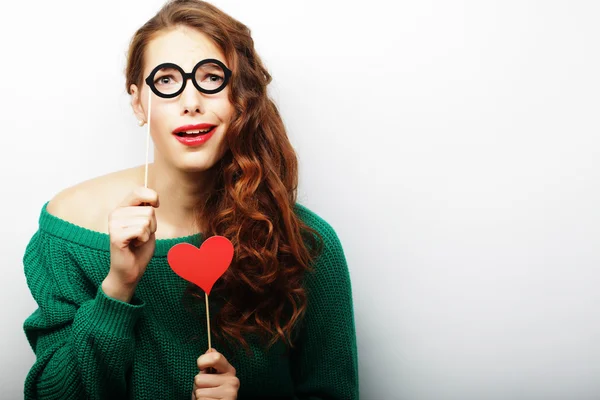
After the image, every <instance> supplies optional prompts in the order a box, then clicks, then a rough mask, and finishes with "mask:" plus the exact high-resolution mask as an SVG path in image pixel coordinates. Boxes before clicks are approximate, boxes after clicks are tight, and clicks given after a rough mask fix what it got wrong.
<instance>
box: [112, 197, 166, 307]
mask: <svg viewBox="0 0 600 400" xmlns="http://www.w3.org/2000/svg"><path fill="white" fill-rule="evenodd" d="M158 205H159V201H158V194H157V193H156V192H155V191H154V190H152V189H148V188H145V187H137V188H135V189H134V190H132V191H131V192H130V193H129V194H128V195H127V197H126V198H125V199H123V201H122V202H121V204H119V206H118V207H117V208H115V209H114V210H113V211H112V212H111V213H110V215H109V218H108V233H109V236H110V270H109V273H108V275H107V276H106V278H105V279H104V281H103V282H102V289H103V290H104V292H105V293H106V294H107V295H108V296H109V297H113V298H116V299H119V300H121V301H125V302H129V301H130V300H131V297H132V296H133V292H134V291H135V288H136V286H137V283H138V282H139V280H140V279H141V277H142V275H143V274H144V272H145V271H146V267H147V266H148V263H149V262H150V259H151V258H152V256H153V255H154V249H155V247H156V238H155V236H154V234H155V232H156V216H155V213H154V208H155V207H158Z"/></svg>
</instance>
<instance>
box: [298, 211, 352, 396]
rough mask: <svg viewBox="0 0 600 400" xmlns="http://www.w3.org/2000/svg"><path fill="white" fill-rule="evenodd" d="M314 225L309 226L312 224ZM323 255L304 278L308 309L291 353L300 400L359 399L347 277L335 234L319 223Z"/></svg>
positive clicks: (343, 257) (350, 294)
mask: <svg viewBox="0 0 600 400" xmlns="http://www.w3.org/2000/svg"><path fill="white" fill-rule="evenodd" d="M313 226H314V224H313ZM317 231H319V233H320V234H321V236H323V239H324V248H323V253H322V255H321V256H320V257H319V258H318V260H317V261H316V263H315V272H314V273H312V274H309V275H308V276H307V278H306V290H307V292H308V293H307V294H308V307H307V312H306V315H305V317H304V320H303V323H302V325H301V327H300V328H299V336H298V339H297V341H296V348H295V349H293V350H292V365H293V367H292V368H293V371H292V373H293V378H294V381H295V395H296V398H297V399H299V400H309V399H310V400H317V399H336V400H337V399H339V400H342V399H343V400H355V399H358V387H359V385H358V352H357V346H356V330H355V325H354V310H353V302H352V289H351V282H350V275H349V272H348V266H347V263H346V258H345V255H344V251H343V249H342V245H341V243H340V241H339V239H338V237H337V235H336V233H335V231H334V230H333V229H332V228H331V226H329V225H328V224H327V223H326V222H324V221H322V220H321V221H319V223H318V226H317Z"/></svg>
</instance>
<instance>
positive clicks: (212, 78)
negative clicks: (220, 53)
mask: <svg viewBox="0 0 600 400" xmlns="http://www.w3.org/2000/svg"><path fill="white" fill-rule="evenodd" d="M208 79H209V80H210V81H211V82H219V81H221V80H223V78H221V77H220V76H219V75H213V74H210V75H208Z"/></svg>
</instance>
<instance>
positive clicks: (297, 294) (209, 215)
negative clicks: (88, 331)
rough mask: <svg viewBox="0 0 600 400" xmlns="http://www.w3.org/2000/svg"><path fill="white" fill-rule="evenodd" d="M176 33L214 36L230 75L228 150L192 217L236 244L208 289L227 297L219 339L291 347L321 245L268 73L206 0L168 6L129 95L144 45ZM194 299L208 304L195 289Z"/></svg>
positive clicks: (246, 38)
mask: <svg viewBox="0 0 600 400" xmlns="http://www.w3.org/2000/svg"><path fill="white" fill-rule="evenodd" d="M178 26H185V27H190V28H195V29H198V30H199V31H200V32H202V33H204V34H205V35H207V36H208V37H210V38H211V39H212V40H213V41H214V43H215V44H216V45H217V46H218V47H219V48H220V49H221V50H222V52H223V54H224V55H225V57H226V61H227V63H228V67H229V69H231V70H232V72H233V74H232V77H231V80H230V83H229V85H230V91H229V101H230V102H231V104H232V105H233V108H234V112H233V116H232V119H231V121H230V124H229V128H228V131H227V132H226V135H225V139H224V140H225V144H226V147H227V150H226V152H225V154H224V156H223V157H222V158H221V159H220V161H219V162H217V163H216V165H215V166H214V167H213V168H212V173H213V174H212V175H213V177H214V179H213V182H214V185H213V186H212V187H211V188H210V191H209V193H208V195H207V196H206V197H203V198H202V199H199V201H198V206H197V215H196V218H198V222H199V224H200V226H204V227H205V231H204V232H203V235H204V237H209V236H212V235H221V236H225V237H227V238H228V239H229V240H231V242H232V243H233V246H234V259H233V262H232V264H231V266H230V267H229V269H228V270H227V272H226V273H225V274H224V275H223V276H222V277H221V279H220V280H219V281H218V282H217V283H216V284H215V286H214V288H213V290H212V291H211V299H213V297H214V296H213V293H216V294H217V295H218V297H219V298H220V299H222V302H221V303H222V304H220V308H219V311H218V313H217V314H216V316H215V317H214V318H213V319H214V323H213V324H211V326H213V327H214V328H215V329H214V330H213V334H214V335H215V336H216V337H217V339H218V340H220V339H226V340H227V341H228V342H230V343H235V344H243V345H244V346H245V347H246V348H249V346H248V343H247V341H246V339H245V338H244V336H246V335H247V334H258V335H257V336H258V337H261V338H263V339H265V343H266V344H267V346H272V345H273V344H274V343H276V342H277V341H278V340H281V341H283V342H284V343H285V344H286V345H288V346H289V347H293V332H294V329H295V328H296V327H297V325H298V323H299V322H300V321H301V319H302V316H303V314H304V313H305V310H306V304H307V296H306V292H305V289H304V287H303V277H304V274H305V273H306V272H307V271H310V270H311V268H312V267H311V264H312V261H313V259H314V258H315V257H316V256H317V255H318V253H319V252H320V251H321V250H322V245H323V242H322V237H321V236H320V235H319V234H318V233H317V232H316V231H315V230H314V229H312V228H311V227H309V226H307V225H306V224H304V223H303V221H302V220H301V219H300V218H299V217H298V216H297V214H296V213H295V209H294V208H295V203H296V197H297V186H298V162H297V157H296V153H295V151H294V149H293V148H292V145H291V144H290V142H289V139H288V137H287V133H286V129H285V127H284V124H283V121H282V118H281V116H280V114H279V111H278V109H277V107H276V105H275V104H274V103H273V101H272V100H271V99H270V98H269V96H268V95H267V85H268V84H269V83H270V82H271V80H272V78H271V75H270V74H269V72H268V71H267V69H266V68H265V67H264V65H263V63H262V61H261V59H260V57H259V56H258V54H257V52H256V50H255V48H254V41H253V39H252V37H251V31H250V29H249V28H248V27H247V26H246V25H244V24H242V23H241V22H239V21H237V20H236V19H234V18H232V17H231V16H229V15H227V14H226V13H224V12H223V11H221V10H220V9H218V8H217V7H215V6H213V5H211V4H209V3H207V2H205V1H201V0H171V1H169V2H167V3H166V4H165V5H164V6H163V7H162V9H161V10H160V11H159V12H158V13H157V14H156V15H155V16H154V17H152V18H151V19H150V20H149V21H148V22H146V23H145V24H144V25H143V26H142V27H141V28H140V29H139V30H138V31H137V32H136V33H135V34H134V36H133V38H132V40H131V43H130V46H129V50H128V56H127V66H126V71H125V75H126V88H127V92H128V93H129V94H131V92H130V89H129V88H130V86H131V84H136V85H138V87H141V84H142V83H143V79H144V77H143V76H142V73H143V70H144V51H145V49H146V46H147V45H148V43H150V42H151V40H152V39H153V38H154V37H155V36H156V35H158V34H160V33H161V31H164V30H170V29H173V28H176V27H178ZM188 294H191V295H192V296H193V297H194V298H196V301H198V300H200V299H199V298H201V299H202V300H204V293H203V292H202V291H201V290H200V289H199V288H197V287H195V285H190V286H189V287H188V291H187V292H186V295H188ZM211 304H212V303H211ZM211 316H212V315H211Z"/></svg>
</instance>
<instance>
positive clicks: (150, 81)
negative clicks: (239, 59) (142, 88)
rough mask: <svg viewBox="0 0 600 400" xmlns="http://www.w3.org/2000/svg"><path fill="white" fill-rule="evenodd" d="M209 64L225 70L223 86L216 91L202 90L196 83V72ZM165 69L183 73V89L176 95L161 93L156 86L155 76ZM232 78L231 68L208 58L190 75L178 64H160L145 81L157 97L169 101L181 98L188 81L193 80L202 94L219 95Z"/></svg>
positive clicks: (197, 65)
mask: <svg viewBox="0 0 600 400" xmlns="http://www.w3.org/2000/svg"><path fill="white" fill-rule="evenodd" d="M209 63H213V64H217V65H218V66H219V67H221V69H223V73H224V74H225V77H224V78H223V83H222V84H221V86H219V87H218V88H216V89H210V90H209V89H204V88H202V87H201V86H200V85H199V84H198V82H196V71H197V70H198V68H200V67H201V66H203V65H204V64H209ZM163 68H174V69H176V70H178V71H179V72H180V73H181V76H182V77H183V84H182V85H181V88H179V90H177V91H176V92H175V93H171V94H164V93H161V92H160V91H159V90H158V89H157V88H156V86H155V85H154V76H155V75H156V74H157V73H158V72H159V71H160V70H161V69H163ZM230 78H231V70H230V69H229V68H227V67H226V66H225V64H223V63H222V62H221V61H219V60H215V59H213V58H208V59H206V60H202V61H200V62H199V63H198V64H196V66H195V67H194V69H193V70H192V72H190V73H187V72H185V71H184V70H183V69H182V68H181V67H180V66H179V65H177V64H173V63H163V64H160V65H158V66H157V67H156V68H154V69H153V70H152V72H151V73H150V75H148V77H147V78H146V80H145V81H146V84H147V85H148V86H149V87H150V89H151V90H152V91H153V92H154V94H155V95H157V96H158V97H162V98H165V99H169V98H173V97H177V96H179V95H180V94H181V93H182V92H183V91H184V90H185V86H186V84H187V81H188V79H191V80H192V83H193V84H194V86H195V87H196V89H198V90H199V91H200V92H202V93H206V94H214V93H218V92H220V91H221V90H223V89H224V88H225V86H227V83H228V82H229V79H230Z"/></svg>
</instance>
